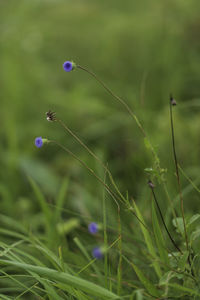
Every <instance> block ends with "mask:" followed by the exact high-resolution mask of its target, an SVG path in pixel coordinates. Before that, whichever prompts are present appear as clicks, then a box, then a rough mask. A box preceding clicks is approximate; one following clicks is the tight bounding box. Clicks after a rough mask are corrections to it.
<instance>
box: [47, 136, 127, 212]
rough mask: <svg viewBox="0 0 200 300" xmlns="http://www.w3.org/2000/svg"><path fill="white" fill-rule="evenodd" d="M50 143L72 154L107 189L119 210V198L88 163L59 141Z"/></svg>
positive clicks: (50, 141)
mask: <svg viewBox="0 0 200 300" xmlns="http://www.w3.org/2000/svg"><path fill="white" fill-rule="evenodd" d="M49 143H54V144H56V145H57V146H59V147H60V148H62V149H63V150H64V151H66V152H67V153H68V154H70V155H71V156H72V157H73V158H74V159H76V160H77V161H78V162H79V163H81V165H82V166H84V167H85V168H86V169H87V170H88V171H89V172H90V173H91V174H92V175H93V176H94V177H95V178H96V179H97V180H98V181H99V182H100V183H101V184H102V185H103V186H104V187H105V189H106V190H107V192H108V193H109V194H110V196H111V197H112V198H113V200H114V201H115V203H116V205H117V207H118V208H119V203H118V201H117V198H118V197H117V196H116V195H115V193H114V192H113V191H112V190H111V189H110V187H109V186H108V185H107V184H106V183H104V182H103V180H102V179H101V178H100V177H99V176H98V175H96V173H95V172H94V170H92V169H91V168H90V167H88V166H87V165H86V163H85V162H84V161H83V160H81V159H80V158H78V156H76V155H75V154H74V153H73V152H72V151H70V150H69V149H68V148H67V147H65V146H63V145H62V144H60V143H59V142H57V141H54V140H49ZM118 200H120V201H122V200H121V199H119V198H118Z"/></svg>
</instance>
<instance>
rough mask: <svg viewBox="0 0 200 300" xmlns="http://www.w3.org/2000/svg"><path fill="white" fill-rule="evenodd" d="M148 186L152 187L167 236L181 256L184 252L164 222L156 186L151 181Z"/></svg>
mask: <svg viewBox="0 0 200 300" xmlns="http://www.w3.org/2000/svg"><path fill="white" fill-rule="evenodd" d="M148 184H149V187H150V189H151V191H152V194H153V198H154V201H155V203H156V206H157V208H158V211H159V214H160V217H161V220H162V223H163V225H164V227H165V230H166V232H167V234H168V236H169V238H170V240H171V242H172V244H173V245H174V247H175V248H176V249H177V250H178V251H179V252H180V253H181V254H183V252H182V251H181V249H180V248H179V247H178V246H177V244H176V242H175V241H174V239H173V237H172V236H171V233H170V232H169V230H168V228H167V225H166V223H165V220H164V217H163V214H162V211H161V209H160V205H159V203H158V200H157V198H156V194H155V192H154V185H153V183H152V182H151V181H149V182H148Z"/></svg>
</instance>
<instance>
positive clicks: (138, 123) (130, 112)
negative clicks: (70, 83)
mask: <svg viewBox="0 0 200 300" xmlns="http://www.w3.org/2000/svg"><path fill="white" fill-rule="evenodd" d="M76 67H77V68H79V69H80V70H82V71H85V72H86V73H88V74H89V75H91V76H92V77H93V78H94V79H95V80H96V81H97V82H98V83H99V84H100V85H101V86H102V87H103V88H104V89H105V90H106V91H107V92H108V93H109V94H110V95H111V96H112V97H114V98H115V99H116V100H117V101H118V102H120V103H121V104H122V105H123V106H124V107H125V109H126V110H127V111H128V113H129V114H130V115H131V117H132V118H133V119H134V120H135V121H136V124H137V125H138V127H139V129H140V130H141V132H142V135H143V137H144V138H145V139H146V141H147V142H148V146H149V148H150V150H151V153H152V155H153V157H154V159H155V162H156V168H157V169H158V171H159V173H160V174H161V173H162V168H161V167H160V161H159V158H158V155H157V153H156V151H155V149H154V147H153V146H152V144H151V142H150V140H149V139H148V137H147V135H146V132H145V130H144V128H143V126H142V124H141V123H140V121H139V120H138V118H137V116H136V115H135V114H134V112H133V111H132V110H131V108H130V107H129V106H128V104H127V103H126V102H125V101H124V100H123V99H122V98H121V97H119V96H117V95H116V94H115V93H114V92H113V91H112V90H111V89H110V88H109V87H108V86H107V85H106V84H105V83H104V82H103V81H102V80H101V79H99V78H98V77H97V75H96V74H95V73H93V72H92V71H90V70H88V69H87V68H85V67H82V66H80V65H77V66H76ZM108 174H109V176H110V175H111V174H110V173H108ZM110 178H111V181H112V183H113V178H112V177H110ZM163 185H164V189H165V193H166V196H167V200H168V201H169V203H170V206H171V208H172V213H173V216H174V218H175V220H176V213H175V210H174V208H173V205H172V201H171V199H170V198H169V195H168V192H167V188H166V184H165V182H164V181H163ZM115 189H116V185H115ZM117 191H118V193H120V192H119V190H117ZM120 196H122V195H120ZM122 197H123V196H122ZM176 222H177V220H176Z"/></svg>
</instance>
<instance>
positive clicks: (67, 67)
mask: <svg viewBox="0 0 200 300" xmlns="http://www.w3.org/2000/svg"><path fill="white" fill-rule="evenodd" d="M75 67H76V65H75V63H74V62H71V61H65V62H64V64H63V69H64V70H65V72H70V71H72V70H73V69H74V68H75Z"/></svg>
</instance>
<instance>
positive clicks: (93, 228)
mask: <svg viewBox="0 0 200 300" xmlns="http://www.w3.org/2000/svg"><path fill="white" fill-rule="evenodd" d="M98 229H99V226H98V224H97V223H95V222H92V223H90V224H89V225H88V231H89V232H90V233H91V234H96V233H97V232H98Z"/></svg>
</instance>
